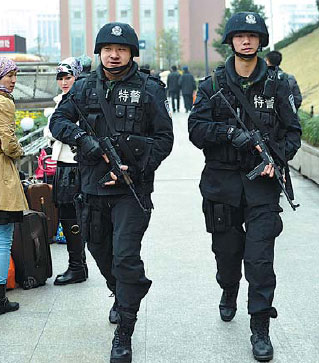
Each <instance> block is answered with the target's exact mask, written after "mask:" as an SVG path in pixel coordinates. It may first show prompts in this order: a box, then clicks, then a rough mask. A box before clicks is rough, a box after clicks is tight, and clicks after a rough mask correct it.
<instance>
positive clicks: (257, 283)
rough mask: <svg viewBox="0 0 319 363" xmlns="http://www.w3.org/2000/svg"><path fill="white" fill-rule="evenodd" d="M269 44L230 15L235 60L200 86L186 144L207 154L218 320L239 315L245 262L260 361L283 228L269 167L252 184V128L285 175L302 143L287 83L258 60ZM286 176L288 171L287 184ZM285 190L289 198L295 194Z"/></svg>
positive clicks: (247, 18)
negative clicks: (278, 239)
mask: <svg viewBox="0 0 319 363" xmlns="http://www.w3.org/2000/svg"><path fill="white" fill-rule="evenodd" d="M268 39H269V36H268V30H267V27H266V25H265V22H264V20H263V19H262V18H261V17H260V15H258V14H256V13H252V12H241V13H237V14H235V15H233V16H232V17H231V18H230V19H229V21H228V22H227V23H226V27H225V32H224V36H223V40H222V43H223V44H229V45H230V46H231V48H232V50H233V52H234V55H233V56H231V57H229V58H228V59H227V60H226V62H225V65H223V66H220V67H218V68H217V69H216V70H215V72H214V77H213V78H212V77H208V78H206V79H205V80H204V81H202V82H201V83H200V86H199V90H198V93H197V98H196V101H195V103H194V106H193V109H192V112H191V114H190V116H189V137H190V140H191V142H192V143H193V144H194V145H195V146H196V147H198V148H199V149H202V150H203V152H204V155H205V168H204V170H203V172H202V175H201V181H200V190H201V194H202V196H203V212H204V215H205V222H206V229H207V232H209V233H211V234H212V250H213V252H214V254H215V259H216V262H217V275H216V279H217V282H218V284H219V285H220V287H221V288H222V289H223V293H222V297H221V300H220V303H219V312H220V317H221V319H222V320H223V321H225V322H229V321H231V320H232V319H233V318H234V316H235V314H236V310H237V294H238V289H239V282H240V279H241V276H242V272H241V271H242V261H243V262H244V268H245V277H246V279H247V281H248V283H249V287H248V314H250V316H251V318H250V328H251V332H252V336H251V344H252V351H253V355H254V357H255V359H256V360H258V361H269V360H271V359H272V358H273V347H272V344H271V341H270V337H269V323H270V318H276V317H277V311H276V309H275V307H274V306H273V305H272V303H273V298H274V292H275V287H276V275H275V273H274V266H273V264H274V245H275V239H276V237H278V236H279V234H280V233H281V231H282V221H281V218H280V215H279V214H280V213H281V212H282V208H281V207H280V206H279V196H280V191H281V188H280V186H279V183H278V181H277V180H276V178H274V165H272V164H268V165H266V166H265V168H264V170H263V171H262V172H261V173H260V175H259V176H257V178H256V179H253V180H249V179H248V177H247V174H248V173H249V172H250V171H251V170H253V169H254V168H255V167H256V166H257V165H259V164H260V163H261V161H262V159H261V157H260V152H261V151H262V150H261V147H260V146H259V144H258V143H256V141H255V140H256V138H254V139H253V138H252V130H254V131H255V132H256V130H259V131H260V133H261V135H262V137H263V139H264V142H267V145H268V147H269V149H270V152H271V154H272V157H273V159H274V160H275V163H276V164H277V165H278V166H279V167H280V170H281V171H282V172H284V170H285V169H287V168H288V164H287V162H288V160H291V159H292V158H293V156H294V155H295V153H296V152H297V150H298V148H299V147H300V143H301V142H300V135H301V127H300V124H299V121H298V116H297V113H296V108H295V105H294V102H293V99H292V94H291V90H290V88H289V85H288V82H287V80H285V79H278V77H276V74H274V72H273V70H271V69H269V68H268V67H267V64H266V62H265V61H264V60H263V59H262V58H260V57H258V56H257V52H258V51H259V50H261V48H262V47H266V46H267V45H268ZM219 91H220V92H222V93H223V95H224V97H225V99H226V101H227V102H228V103H229V106H227V102H226V101H225V100H224V99H223V98H222V97H221V96H220V95H218V94H217V92H219ZM230 107H231V108H232V109H233V110H231V109H230ZM234 114H235V115H236V114H237V115H238V117H241V120H242V122H243V123H244V124H245V126H246V127H244V126H243V124H241V123H239V122H238V121H237V119H236V118H235V117H234ZM247 130H248V131H247ZM266 140H267V141H266ZM288 176H289V175H288V174H287V173H286V183H287V185H288ZM286 190H287V192H289V194H290V197H291V199H293V196H292V195H291V192H292V190H289V191H288V188H287V189H286ZM243 225H244V227H245V228H243Z"/></svg>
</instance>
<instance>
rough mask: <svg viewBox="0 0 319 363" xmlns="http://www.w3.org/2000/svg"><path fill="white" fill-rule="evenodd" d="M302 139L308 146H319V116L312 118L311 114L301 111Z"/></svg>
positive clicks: (299, 113)
mask: <svg viewBox="0 0 319 363" xmlns="http://www.w3.org/2000/svg"><path fill="white" fill-rule="evenodd" d="M298 115H299V119H300V124H301V127H302V139H303V140H305V141H306V142H307V143H308V144H310V145H313V146H319V116H315V117H311V116H310V114H309V113H307V112H305V111H302V110H299V112H298Z"/></svg>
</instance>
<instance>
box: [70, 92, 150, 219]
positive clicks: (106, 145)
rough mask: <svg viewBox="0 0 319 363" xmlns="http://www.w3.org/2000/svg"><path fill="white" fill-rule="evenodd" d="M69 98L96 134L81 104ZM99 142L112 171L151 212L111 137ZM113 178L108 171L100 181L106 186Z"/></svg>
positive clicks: (86, 124) (145, 210) (92, 132)
mask: <svg viewBox="0 0 319 363" xmlns="http://www.w3.org/2000/svg"><path fill="white" fill-rule="evenodd" d="M69 99H70V100H71V103H72V104H73V106H74V107H75V109H76V111H77V113H78V114H79V117H80V119H82V120H83V121H84V123H85V126H86V127H87V128H88V130H89V132H90V134H91V135H94V136H96V134H95V131H94V130H93V128H92V126H91V125H90V124H89V123H88V121H87V119H86V117H85V116H84V115H83V113H82V111H81V110H80V108H79V106H78V105H77V104H76V102H75V101H74V99H73V95H71V96H70V97H69ZM99 143H100V147H101V149H102V150H103V152H104V153H105V154H106V155H107V157H108V159H109V160H110V163H111V166H112V170H111V171H113V172H114V174H115V175H116V176H117V177H118V176H120V175H122V176H123V179H124V182H125V184H126V185H127V186H128V187H129V189H130V191H131V192H132V194H133V196H134V198H135V199H136V201H137V203H138V205H139V206H140V207H141V209H142V210H143V212H144V213H149V212H150V211H149V209H146V208H145V207H144V206H143V204H142V202H141V200H140V198H139V197H138V195H137V193H136V190H135V186H134V183H133V180H132V179H131V177H130V175H129V174H128V172H127V171H126V170H122V165H123V163H122V161H121V158H120V157H119V155H118V153H117V152H116V150H115V148H114V146H113V144H112V141H111V139H110V138H109V137H104V138H100V139H99ZM104 159H105V158H104ZM111 180H113V179H112V178H110V175H109V173H107V174H106V175H104V176H103V177H102V178H101V179H100V180H99V181H98V183H99V184H100V185H101V186H104V183H106V182H108V181H111Z"/></svg>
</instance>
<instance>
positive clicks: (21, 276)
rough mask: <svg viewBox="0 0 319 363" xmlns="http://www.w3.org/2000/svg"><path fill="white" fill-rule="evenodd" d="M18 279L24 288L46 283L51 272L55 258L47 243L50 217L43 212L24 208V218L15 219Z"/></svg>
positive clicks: (13, 253) (14, 244)
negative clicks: (18, 221) (52, 256)
mask: <svg viewBox="0 0 319 363" xmlns="http://www.w3.org/2000/svg"><path fill="white" fill-rule="evenodd" d="M11 253H12V258H13V260H14V263H15V270H16V271H15V273H16V281H17V282H18V283H19V285H20V286H21V287H22V288H23V289H25V290H28V289H32V288H34V287H38V286H41V285H44V284H45V282H46V280H47V278H49V277H51V276H52V260H51V251H50V245H49V243H48V234H47V219H46V216H45V214H44V213H42V212H37V211H33V210H28V211H25V212H23V222H21V223H15V228H14V238H13V243H12V248H11Z"/></svg>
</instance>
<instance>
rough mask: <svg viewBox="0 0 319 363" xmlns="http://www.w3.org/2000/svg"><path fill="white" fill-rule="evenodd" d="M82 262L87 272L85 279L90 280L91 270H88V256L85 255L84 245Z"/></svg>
mask: <svg viewBox="0 0 319 363" xmlns="http://www.w3.org/2000/svg"><path fill="white" fill-rule="evenodd" d="M82 262H83V266H84V270H85V277H86V278H87V279H88V278H89V270H88V265H87V264H86V254H85V246H84V245H83V251H82Z"/></svg>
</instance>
